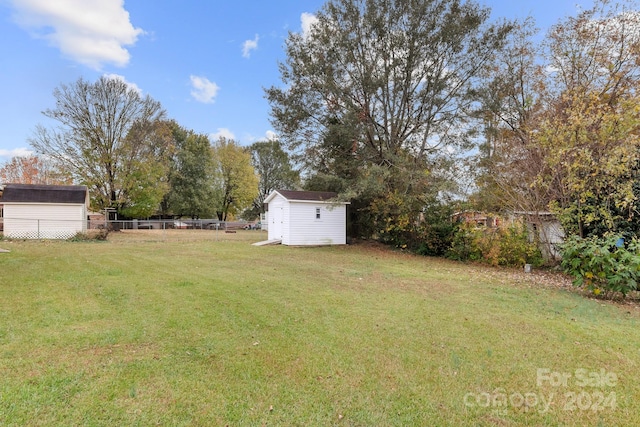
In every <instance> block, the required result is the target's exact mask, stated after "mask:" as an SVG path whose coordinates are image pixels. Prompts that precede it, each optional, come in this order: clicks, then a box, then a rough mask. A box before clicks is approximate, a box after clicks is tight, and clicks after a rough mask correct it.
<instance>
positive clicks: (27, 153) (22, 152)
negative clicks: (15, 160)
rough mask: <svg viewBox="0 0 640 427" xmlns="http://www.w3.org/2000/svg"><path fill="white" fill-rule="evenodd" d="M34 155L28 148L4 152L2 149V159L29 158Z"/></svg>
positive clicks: (0, 154) (0, 150) (0, 151)
mask: <svg viewBox="0 0 640 427" xmlns="http://www.w3.org/2000/svg"><path fill="white" fill-rule="evenodd" d="M31 155H33V151H32V150H29V149H27V148H14V149H13V150H4V149H1V148H0V157H7V158H9V159H10V158H12V157H27V156H31Z"/></svg>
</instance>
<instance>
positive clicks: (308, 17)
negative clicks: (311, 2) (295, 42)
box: [300, 12, 318, 39]
mask: <svg viewBox="0 0 640 427" xmlns="http://www.w3.org/2000/svg"><path fill="white" fill-rule="evenodd" d="M317 22H318V18H317V17H316V16H315V15H313V14H311V13H307V12H303V13H302V15H300V24H301V26H302V37H304V38H305V39H306V38H307V37H308V36H309V32H310V31H311V27H312V26H313V24H315V23H317Z"/></svg>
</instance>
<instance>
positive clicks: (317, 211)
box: [316, 208, 320, 219]
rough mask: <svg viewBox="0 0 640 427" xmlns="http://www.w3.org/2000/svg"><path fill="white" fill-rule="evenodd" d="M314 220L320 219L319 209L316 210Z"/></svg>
mask: <svg viewBox="0 0 640 427" xmlns="http://www.w3.org/2000/svg"><path fill="white" fill-rule="evenodd" d="M316 219H320V208H316Z"/></svg>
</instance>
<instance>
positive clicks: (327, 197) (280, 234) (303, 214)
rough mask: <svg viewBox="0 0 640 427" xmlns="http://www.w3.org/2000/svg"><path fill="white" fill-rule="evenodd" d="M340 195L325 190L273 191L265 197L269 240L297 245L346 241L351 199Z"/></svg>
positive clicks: (332, 243) (342, 243) (333, 243)
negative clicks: (345, 200)
mask: <svg viewBox="0 0 640 427" xmlns="http://www.w3.org/2000/svg"><path fill="white" fill-rule="evenodd" d="M336 197H337V194H336V193H331V192H321V191H291V190H274V191H272V192H271V194H269V196H267V198H266V199H265V201H264V202H265V204H266V208H267V213H268V214H267V218H268V220H267V221H268V231H267V233H268V238H269V240H281V241H282V244H283V245H293V246H305V245H310V246H318V245H344V244H346V242H347V205H348V204H349V202H340V201H337V200H336Z"/></svg>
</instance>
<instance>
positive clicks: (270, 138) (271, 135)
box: [266, 130, 278, 141]
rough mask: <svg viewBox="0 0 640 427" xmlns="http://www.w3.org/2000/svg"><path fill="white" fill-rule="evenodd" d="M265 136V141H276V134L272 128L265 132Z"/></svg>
mask: <svg viewBox="0 0 640 427" xmlns="http://www.w3.org/2000/svg"><path fill="white" fill-rule="evenodd" d="M266 138H267V141H277V140H278V134H277V133H275V132H274V131H272V130H268V131H267V133H266Z"/></svg>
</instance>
